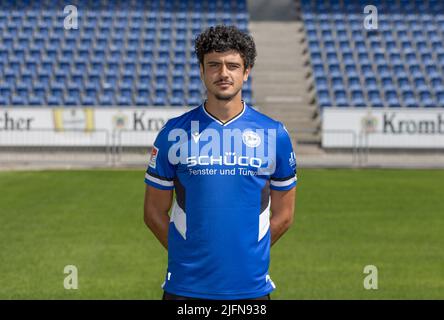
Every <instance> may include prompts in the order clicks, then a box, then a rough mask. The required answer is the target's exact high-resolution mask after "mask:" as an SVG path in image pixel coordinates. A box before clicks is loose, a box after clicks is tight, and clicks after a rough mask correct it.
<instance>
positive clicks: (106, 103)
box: [99, 94, 114, 106]
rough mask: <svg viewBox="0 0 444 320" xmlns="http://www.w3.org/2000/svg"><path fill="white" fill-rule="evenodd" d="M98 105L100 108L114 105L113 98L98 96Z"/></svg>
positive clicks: (107, 95) (105, 95) (106, 95)
mask: <svg viewBox="0 0 444 320" xmlns="http://www.w3.org/2000/svg"><path fill="white" fill-rule="evenodd" d="M99 104H100V105H102V106H111V105H114V97H113V95H112V94H101V95H99Z"/></svg>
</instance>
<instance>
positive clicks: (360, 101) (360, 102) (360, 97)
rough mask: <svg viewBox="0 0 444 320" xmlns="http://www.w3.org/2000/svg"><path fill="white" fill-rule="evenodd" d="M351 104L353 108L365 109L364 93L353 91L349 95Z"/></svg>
mask: <svg viewBox="0 0 444 320" xmlns="http://www.w3.org/2000/svg"><path fill="white" fill-rule="evenodd" d="M351 100H352V104H353V106H355V107H365V106H366V105H367V103H366V101H365V99H364V93H363V92H362V91H360V90H354V91H352V94H351Z"/></svg>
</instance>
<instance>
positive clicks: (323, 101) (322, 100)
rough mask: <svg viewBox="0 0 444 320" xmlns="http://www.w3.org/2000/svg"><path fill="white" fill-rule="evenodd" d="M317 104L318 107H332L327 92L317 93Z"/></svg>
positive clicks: (320, 91)
mask: <svg viewBox="0 0 444 320" xmlns="http://www.w3.org/2000/svg"><path fill="white" fill-rule="evenodd" d="M318 104H319V106H320V107H331V106H332V105H333V104H332V102H331V99H330V94H329V93H328V90H319V91H318Z"/></svg>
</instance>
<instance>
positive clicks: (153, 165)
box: [148, 146, 159, 169]
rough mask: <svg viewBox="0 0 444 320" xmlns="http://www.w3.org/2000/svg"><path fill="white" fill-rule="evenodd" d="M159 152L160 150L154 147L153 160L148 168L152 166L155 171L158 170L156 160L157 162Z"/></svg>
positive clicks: (152, 151)
mask: <svg viewBox="0 0 444 320" xmlns="http://www.w3.org/2000/svg"><path fill="white" fill-rule="evenodd" d="M158 152H159V149H158V148H156V147H155V146H153V150H151V158H150V162H149V164H148V166H150V167H151V168H153V169H156V162H157V161H156V160H157V153H158Z"/></svg>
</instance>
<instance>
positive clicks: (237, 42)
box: [195, 25, 257, 69]
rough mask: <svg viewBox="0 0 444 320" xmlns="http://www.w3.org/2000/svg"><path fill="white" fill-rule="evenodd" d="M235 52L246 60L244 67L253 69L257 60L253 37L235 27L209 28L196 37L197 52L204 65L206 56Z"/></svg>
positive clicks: (218, 26) (220, 26)
mask: <svg viewBox="0 0 444 320" xmlns="http://www.w3.org/2000/svg"><path fill="white" fill-rule="evenodd" d="M229 50H235V51H237V52H239V54H240V56H241V57H242V59H243V60H244V67H245V69H247V68H250V69H251V68H253V66H254V61H255V59H256V55H257V54H256V45H255V44H254V40H253V37H252V36H250V35H248V34H247V33H245V32H242V31H241V30H239V29H238V28H236V27H235V26H225V25H217V26H214V27H209V28H207V29H206V30H205V31H204V32H202V33H201V34H199V35H198V36H197V37H196V41H195V51H196V55H197V58H198V59H199V63H200V64H202V65H203V61H204V55H205V54H207V53H210V52H213V51H215V52H226V51H229Z"/></svg>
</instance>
